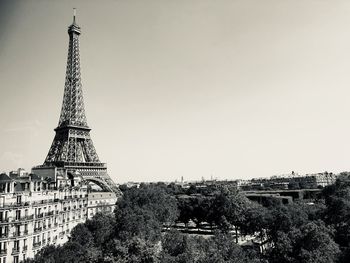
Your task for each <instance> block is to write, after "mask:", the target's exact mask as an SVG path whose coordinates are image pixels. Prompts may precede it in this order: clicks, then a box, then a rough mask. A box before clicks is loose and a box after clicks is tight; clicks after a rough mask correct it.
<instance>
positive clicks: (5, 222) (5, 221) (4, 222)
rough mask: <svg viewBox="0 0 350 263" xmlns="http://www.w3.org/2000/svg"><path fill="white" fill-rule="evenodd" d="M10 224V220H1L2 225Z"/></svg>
mask: <svg viewBox="0 0 350 263" xmlns="http://www.w3.org/2000/svg"><path fill="white" fill-rule="evenodd" d="M9 222H10V219H9V218H3V219H1V220H0V224H8V223H9Z"/></svg>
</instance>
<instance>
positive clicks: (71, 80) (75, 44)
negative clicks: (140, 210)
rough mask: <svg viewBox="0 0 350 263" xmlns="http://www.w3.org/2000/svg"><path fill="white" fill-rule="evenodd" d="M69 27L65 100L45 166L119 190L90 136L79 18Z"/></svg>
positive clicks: (109, 188) (106, 189) (106, 188)
mask: <svg viewBox="0 0 350 263" xmlns="http://www.w3.org/2000/svg"><path fill="white" fill-rule="evenodd" d="M75 20H76V19H75V10H74V16H73V23H72V25H70V26H69V27H68V35H69V48H68V59H67V70H66V80H65V86H64V95H63V103H62V109H61V115H60V119H59V122H58V126H57V128H56V129H55V132H56V135H55V138H54V139H53V142H52V145H51V148H50V150H49V153H48V155H47V157H46V159H45V162H44V165H43V166H46V167H47V166H55V167H63V168H66V169H67V170H68V171H71V172H78V173H79V174H80V175H81V176H82V177H83V179H84V180H86V181H89V182H93V183H94V184H97V185H98V186H100V187H101V188H102V189H103V190H104V191H113V192H116V193H119V189H118V187H117V186H116V184H115V183H114V182H113V181H112V179H111V178H110V177H109V175H108V173H107V166H106V164H105V163H101V162H100V159H99V158H98V155H97V153H96V150H95V147H94V145H93V143H92V140H91V138H90V130H91V129H90V128H89V126H88V124H87V120H86V116H85V108H84V100H83V91H82V84H81V74H80V57H79V36H80V34H81V29H80V27H79V26H78V25H77V24H76V21H75Z"/></svg>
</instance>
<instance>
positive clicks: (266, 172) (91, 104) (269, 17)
mask: <svg viewBox="0 0 350 263" xmlns="http://www.w3.org/2000/svg"><path fill="white" fill-rule="evenodd" d="M73 7H76V8H77V9H78V10H77V13H78V14H77V22H78V24H79V25H80V26H81V27H82V35H81V37H80V54H81V67H82V80H83V91H84V100H85V106H86V115H87V119H88V124H89V126H90V127H91V128H92V131H91V137H92V139H93V141H94V144H95V147H96V150H97V152H98V154H99V157H100V159H101V160H102V161H103V162H106V163H107V164H108V169H109V173H110V175H111V177H112V178H113V179H114V180H115V181H116V182H118V183H122V182H126V181H158V180H162V181H171V180H175V179H178V180H179V179H180V178H181V176H183V177H184V179H185V180H200V179H201V178H202V177H204V178H207V179H209V178H210V177H211V176H213V177H216V178H219V179H236V178H251V177H261V176H270V175H275V174H281V173H290V172H291V171H292V170H294V171H296V172H299V173H313V172H322V171H333V172H340V171H346V170H347V171H348V170H350V151H349V149H350V118H349V117H350V106H349V99H350V1H347V0H332V1H328V0H327V1H326V0H308V1H302V0H284V1H281V0H264V1H261V0H227V1H225V0H215V1H212V0H177V1H173V0H147V1H145V0H128V1H127V0H123V1H122V0H114V1H112V0H111V1H107V0H105V1H92V0H91V1H86V0H81V1H48V0H47V1H43V0H36V1H34V0H26V1H24V0H23V1H13V0H11V1H10V0H9V1H3V0H0V90H1V93H0V123H1V124H0V171H7V172H8V171H10V170H13V169H16V168H18V167H24V168H25V169H27V170H30V168H31V167H32V166H34V165H38V164H42V163H43V161H44V159H45V157H46V155H47V152H48V150H49V147H50V145H51V142H52V140H53V137H54V131H53V129H54V128H55V127H56V126H57V124H58V118H59V113H60V109H61V103H62V97H63V88H64V79H65V68H66V59H67V50H68V34H67V27H68V26H69V24H70V23H71V21H72V8H73Z"/></svg>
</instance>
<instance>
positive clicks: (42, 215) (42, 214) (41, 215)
mask: <svg viewBox="0 0 350 263" xmlns="http://www.w3.org/2000/svg"><path fill="white" fill-rule="evenodd" d="M36 217H37V218H43V217H44V213H41V214H38V215H37V216H36Z"/></svg>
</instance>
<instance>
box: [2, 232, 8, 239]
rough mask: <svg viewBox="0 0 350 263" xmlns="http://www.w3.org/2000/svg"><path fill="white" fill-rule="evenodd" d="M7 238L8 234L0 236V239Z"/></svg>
mask: <svg viewBox="0 0 350 263" xmlns="http://www.w3.org/2000/svg"><path fill="white" fill-rule="evenodd" d="M8 237H9V233H3V234H0V238H8Z"/></svg>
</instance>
